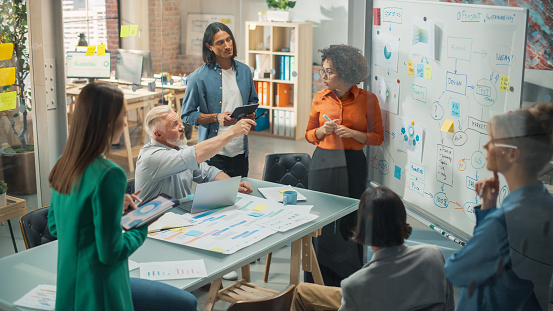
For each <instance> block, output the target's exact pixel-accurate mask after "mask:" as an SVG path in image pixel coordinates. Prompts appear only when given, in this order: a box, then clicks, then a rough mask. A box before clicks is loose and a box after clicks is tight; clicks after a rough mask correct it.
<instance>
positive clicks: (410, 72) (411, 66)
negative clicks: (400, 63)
mask: <svg viewBox="0 0 553 311" xmlns="http://www.w3.org/2000/svg"><path fill="white" fill-rule="evenodd" d="M407 74H408V75H410V76H414V75H415V63H414V62H407Z"/></svg>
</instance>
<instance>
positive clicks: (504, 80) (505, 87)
mask: <svg viewBox="0 0 553 311" xmlns="http://www.w3.org/2000/svg"><path fill="white" fill-rule="evenodd" d="M499 81H500V82H499V90H500V91H501V92H509V89H510V88H511V78H510V77H507V76H501V77H500V78H499Z"/></svg>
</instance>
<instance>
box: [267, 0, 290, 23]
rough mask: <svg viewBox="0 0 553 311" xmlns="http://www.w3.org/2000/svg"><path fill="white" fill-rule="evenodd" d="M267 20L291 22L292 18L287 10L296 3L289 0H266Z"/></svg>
mask: <svg viewBox="0 0 553 311" xmlns="http://www.w3.org/2000/svg"><path fill="white" fill-rule="evenodd" d="M267 6H268V7H269V9H270V10H269V11H267V19H268V20H270V21H277V22H288V21H291V20H292V16H291V14H290V11H288V9H291V8H293V7H294V6H296V1H290V0H267Z"/></svg>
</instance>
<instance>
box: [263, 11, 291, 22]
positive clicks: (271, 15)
mask: <svg viewBox="0 0 553 311" xmlns="http://www.w3.org/2000/svg"><path fill="white" fill-rule="evenodd" d="M267 19H268V20H270V21H274V22H289V21H291V20H292V12H290V11H283V10H276V11H267Z"/></svg>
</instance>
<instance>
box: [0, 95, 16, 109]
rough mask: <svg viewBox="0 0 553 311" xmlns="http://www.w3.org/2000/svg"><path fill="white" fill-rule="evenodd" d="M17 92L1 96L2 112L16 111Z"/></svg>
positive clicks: (0, 107) (0, 105) (0, 106)
mask: <svg viewBox="0 0 553 311" xmlns="http://www.w3.org/2000/svg"><path fill="white" fill-rule="evenodd" d="M16 102H17V92H15V91H13V92H4V93H2V94H0V111H5V110H12V109H15V104H16Z"/></svg>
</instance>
